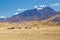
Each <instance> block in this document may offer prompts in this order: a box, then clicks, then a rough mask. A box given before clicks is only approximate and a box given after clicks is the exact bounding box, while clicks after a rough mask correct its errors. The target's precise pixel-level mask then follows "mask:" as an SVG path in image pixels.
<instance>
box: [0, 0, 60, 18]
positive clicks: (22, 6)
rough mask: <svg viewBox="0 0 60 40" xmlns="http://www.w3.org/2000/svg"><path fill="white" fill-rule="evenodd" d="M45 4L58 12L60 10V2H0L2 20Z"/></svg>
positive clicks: (53, 0) (32, 0) (49, 0)
mask: <svg viewBox="0 0 60 40" xmlns="http://www.w3.org/2000/svg"><path fill="white" fill-rule="evenodd" d="M43 4H44V5H46V6H49V7H51V8H53V9H55V10H56V11H59V10H60V0H0V18H1V17H2V18H3V17H10V16H12V15H15V14H18V12H22V11H25V10H27V9H33V8H34V7H36V6H37V7H39V6H40V5H43Z"/></svg>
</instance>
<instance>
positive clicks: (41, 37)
mask: <svg viewBox="0 0 60 40" xmlns="http://www.w3.org/2000/svg"><path fill="white" fill-rule="evenodd" d="M12 27H14V28H12ZM26 27H27V29H26ZM19 28H21V29H19ZM0 40H60V26H59V25H54V24H53V23H52V24H50V23H49V24H48V23H42V22H37V21H33V22H24V23H7V22H6V23H5V22H1V23H0Z"/></svg>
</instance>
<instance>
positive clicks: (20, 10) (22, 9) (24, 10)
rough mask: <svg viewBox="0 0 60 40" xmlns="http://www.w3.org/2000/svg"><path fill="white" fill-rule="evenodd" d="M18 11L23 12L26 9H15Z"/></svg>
mask: <svg viewBox="0 0 60 40" xmlns="http://www.w3.org/2000/svg"><path fill="white" fill-rule="evenodd" d="M17 10H18V11H25V10H27V9H17Z"/></svg>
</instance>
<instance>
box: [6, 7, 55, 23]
mask: <svg viewBox="0 0 60 40" xmlns="http://www.w3.org/2000/svg"><path fill="white" fill-rule="evenodd" d="M54 15H56V11H55V10H54V9H52V8H50V7H40V8H35V9H31V10H26V11H24V12H22V13H19V14H17V15H13V16H12V17H10V18H8V19H6V20H5V21H6V22H21V21H33V20H37V21H42V20H46V19H48V18H50V17H52V16H54Z"/></svg>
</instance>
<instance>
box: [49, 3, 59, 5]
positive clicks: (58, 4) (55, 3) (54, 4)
mask: <svg viewBox="0 0 60 40" xmlns="http://www.w3.org/2000/svg"><path fill="white" fill-rule="evenodd" d="M59 5H60V3H53V4H51V5H50V6H59Z"/></svg>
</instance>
